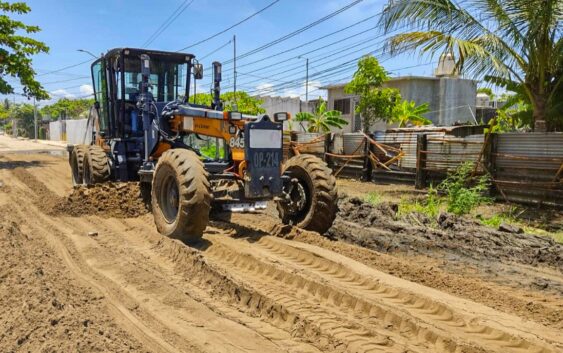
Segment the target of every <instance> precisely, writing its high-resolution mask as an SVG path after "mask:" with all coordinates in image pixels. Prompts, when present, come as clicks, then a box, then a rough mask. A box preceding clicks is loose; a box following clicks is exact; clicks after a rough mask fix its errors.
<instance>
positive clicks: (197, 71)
mask: <svg viewBox="0 0 563 353" xmlns="http://www.w3.org/2000/svg"><path fill="white" fill-rule="evenodd" d="M193 70H194V78H195V79H196V80H201V79H202V78H203V65H202V64H199V63H198V64H194V69H193Z"/></svg>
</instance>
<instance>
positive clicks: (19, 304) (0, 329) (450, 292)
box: [0, 141, 563, 352]
mask: <svg viewBox="0 0 563 353" xmlns="http://www.w3.org/2000/svg"><path fill="white" fill-rule="evenodd" d="M1 142H2V141H0V143H1ZM70 185H71V183H70V171H69V169H68V167H67V164H66V160H65V159H64V157H60V156H53V155H49V154H21V153H13V154H4V155H0V241H1V242H2V243H1V244H0V251H1V253H0V259H2V260H0V261H1V262H0V263H1V265H0V308H1V309H0V310H1V314H0V351H2V352H12V351H14V352H16V351H17V352H20V351H21V352H23V351H33V352H35V351H55V350H56V351H64V352H67V351H68V352H70V351H80V352H92V351H111V352H121V351H131V352H140V351H142V352H144V351H146V352H253V351H254V352H320V351H323V352H376V351H381V352H558V351H562V350H563V338H562V337H561V335H560V330H561V328H562V324H561V320H562V316H561V311H562V309H563V301H562V299H561V295H560V294H558V293H557V292H553V291H546V290H544V289H541V288H540V289H533V288H530V287H529V286H527V285H521V286H516V287H515V286H512V285H510V284H509V283H503V281H505V282H509V281H510V280H511V277H509V275H508V274H507V275H506V276H505V274H504V272H499V273H498V276H497V277H502V278H501V279H500V280H499V278H497V279H496V280H492V279H491V277H492V276H484V275H482V274H481V273H478V271H477V270H475V271H472V270H471V269H467V268H466V269H463V270H462V269H460V268H459V267H456V266H448V265H444V262H447V259H445V260H444V258H434V257H433V256H432V254H430V253H428V252H421V253H414V254H409V255H407V254H405V253H401V252H399V253H396V254H394V253H389V254H385V253H381V252H378V251H375V250H373V249H368V248H365V247H360V246H357V245H353V244H348V243H345V242H343V241H333V240H329V239H327V238H324V237H322V236H320V235H319V234H316V233H310V232H304V231H301V230H298V229H291V228H284V227H280V226H279V225H277V223H276V221H275V219H274V218H272V217H271V216H269V215H268V214H262V215H234V216H233V217H232V218H231V219H226V218H225V215H219V216H217V217H215V220H214V221H213V222H212V224H211V225H210V226H209V227H208V229H207V230H206V232H205V236H204V241H203V242H202V243H201V244H199V245H198V246H196V247H188V246H186V245H184V244H182V243H180V242H177V241H174V240H170V239H168V238H164V237H162V236H161V235H159V234H158V233H157V232H156V230H155V227H154V225H153V221H152V217H151V215H150V214H148V213H146V210H143V209H142V206H140V204H138V203H137V202H136V201H135V198H134V193H133V194H131V192H132V191H131V189H129V187H126V186H115V187H114V188H115V190H116V191H118V192H119V193H121V194H120V195H121V200H122V202H121V203H118V204H112V202H114V200H112V199H111V196H108V195H110V194H111V190H106V191H105V192H104V191H102V192H101V193H100V195H102V196H101V199H100V200H98V201H100V202H99V203H97V204H96V202H94V201H92V202H91V203H90V204H89V205H88V206H86V207H87V209H86V211H84V210H80V209H76V205H77V203H74V201H73V198H74V197H76V192H83V193H86V194H88V195H82V196H84V197H85V198H92V197H93V198H96V197H97V196H91V193H92V190H88V191H75V195H74V196H71V197H70V198H69V195H71V194H72V188H71V187H70ZM104 195H105V196H104ZM108 205H112V206H110V207H108ZM112 208H116V209H120V210H121V211H119V212H116V213H114V214H112V212H111V211H108V209H112ZM351 231H353V229H352V228H351ZM478 260H479V259H476V261H478ZM505 265H506V266H508V265H507V264H505ZM519 266H520V265H519ZM523 268H527V269H528V271H530V273H533V274H534V276H542V278H545V279H546V280H549V281H551V282H550V283H558V284H561V282H563V278H562V275H561V273H560V272H559V271H558V269H557V268H556V267H554V266H538V265H537V264H536V265H534V266H532V265H526V266H525V265H523V264H522V265H521V267H519V269H518V271H523Z"/></svg>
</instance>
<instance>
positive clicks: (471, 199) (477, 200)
mask: <svg viewBox="0 0 563 353" xmlns="http://www.w3.org/2000/svg"><path fill="white" fill-rule="evenodd" d="M473 169H474V163H472V162H466V163H463V164H462V165H460V166H459V167H458V168H457V169H456V171H455V172H453V173H450V174H448V177H447V178H446V180H444V181H443V182H442V183H441V184H440V185H439V186H438V190H439V191H441V192H444V193H445V194H446V199H447V204H448V208H447V210H448V212H451V213H454V214H456V215H464V214H467V213H469V212H471V211H472V210H473V209H474V208H475V207H477V206H479V205H481V204H483V203H489V202H491V199H490V198H489V197H488V196H486V195H485V194H486V193H487V192H488V190H489V186H490V178H489V176H488V175H484V176H481V177H478V178H476V179H475V178H473V177H472V176H471V174H472V172H473Z"/></svg>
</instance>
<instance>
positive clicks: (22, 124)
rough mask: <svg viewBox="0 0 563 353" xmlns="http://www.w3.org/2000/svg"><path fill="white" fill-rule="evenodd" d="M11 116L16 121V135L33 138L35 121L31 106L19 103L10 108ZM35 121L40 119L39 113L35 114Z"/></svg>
mask: <svg viewBox="0 0 563 353" xmlns="http://www.w3.org/2000/svg"><path fill="white" fill-rule="evenodd" d="M11 115H12V117H13V118H15V119H16V120H17V121H18V122H17V126H18V135H20V136H24V137H29V138H31V137H34V136H35V120H34V114H33V105H32V104H27V103H21V104H16V105H14V106H12V111H11ZM37 119H38V120H40V119H41V116H40V114H39V112H38V113H37Z"/></svg>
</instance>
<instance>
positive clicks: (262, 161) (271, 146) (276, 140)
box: [244, 116, 283, 199]
mask: <svg viewBox="0 0 563 353" xmlns="http://www.w3.org/2000/svg"><path fill="white" fill-rule="evenodd" d="M282 126H283V125H282V124H280V123H275V122H272V121H271V120H270V119H269V118H268V117H267V116H262V117H261V118H260V119H258V120H257V121H254V122H249V123H247V124H245V126H244V140H245V141H244V145H245V157H246V158H245V159H246V163H247V174H246V175H247V178H248V181H247V182H246V183H245V184H246V185H245V190H244V193H245V197H246V198H249V199H258V198H270V197H272V196H277V195H279V194H281V192H282V179H281V163H282V154H283V153H282V129H283V127H282Z"/></svg>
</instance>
